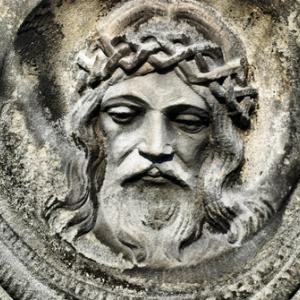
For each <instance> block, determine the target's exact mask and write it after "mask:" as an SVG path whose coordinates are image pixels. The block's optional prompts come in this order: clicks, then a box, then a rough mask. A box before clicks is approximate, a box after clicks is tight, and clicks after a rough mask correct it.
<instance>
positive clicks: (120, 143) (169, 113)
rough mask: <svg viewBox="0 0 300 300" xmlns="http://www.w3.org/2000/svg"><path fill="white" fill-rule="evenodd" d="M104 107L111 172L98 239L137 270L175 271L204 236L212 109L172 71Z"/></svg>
mask: <svg viewBox="0 0 300 300" xmlns="http://www.w3.org/2000/svg"><path fill="white" fill-rule="evenodd" d="M101 105H102V106H101V114H100V120H99V130H102V134H103V135H104V137H105V139H104V143H105V146H106V153H107V165H106V171H105V178H104V182H103V185H102V188H101V191H100V193H99V195H98V201H99V208H98V219H97V225H96V226H95V230H94V232H95V234H96V236H97V237H98V238H99V239H100V240H101V241H102V242H104V243H106V244H107V245H109V246H110V247H111V248H112V249H114V250H115V251H116V252H118V253H119V252H122V253H123V254H125V255H128V256H129V257H130V258H131V260H132V261H135V262H136V263H137V264H139V263H141V262H142V263H143V264H144V265H148V266H152V267H153V266H158V267H161V266H164V265H165V266H167V265H172V264H173V263H174V259H175V260H178V261H179V260H180V259H179V253H180V249H181V245H182V244H184V241H186V240H188V239H194V238H197V237H198V236H199V234H200V232H201V222H202V219H203V213H204V211H203V207H202V202H201V199H198V197H197V195H196V194H197V193H196V191H197V189H196V185H197V178H198V174H199V170H200V167H201V164H202V162H203V160H204V158H205V157H204V156H205V155H204V153H205V151H204V150H205V149H206V146H207V144H208V137H209V120H210V117H209V115H210V112H209V108H208V106H207V105H206V103H205V101H204V99H202V98H201V96H199V95H198V94H196V93H195V92H194V91H193V90H192V89H191V88H190V87H189V86H188V85H187V84H186V83H184V82H183V81H182V80H181V79H180V78H179V77H178V76H177V75H176V73H175V72H173V71H172V72H169V73H167V74H158V73H153V74H148V75H146V76H142V77H134V78H131V79H128V80H125V81H123V82H120V83H117V84H115V85H114V86H111V87H110V88H109V89H108V90H107V92H106V94H105V96H104V98H103V100H102V104H101Z"/></svg>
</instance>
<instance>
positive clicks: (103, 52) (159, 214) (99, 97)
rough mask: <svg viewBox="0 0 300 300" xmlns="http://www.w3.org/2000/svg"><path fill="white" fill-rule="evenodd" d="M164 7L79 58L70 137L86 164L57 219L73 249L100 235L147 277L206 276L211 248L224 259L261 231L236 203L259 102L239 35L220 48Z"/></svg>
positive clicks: (100, 34)
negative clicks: (166, 271)
mask: <svg viewBox="0 0 300 300" xmlns="http://www.w3.org/2000/svg"><path fill="white" fill-rule="evenodd" d="M150 6H151V5H150ZM163 6H165V8H166V14H165V13H163V14H161V15H160V16H152V12H153V11H156V9H155V10H152V8H151V9H150V10H149V11H150V12H151V13H150V14H149V16H148V17H149V20H148V19H147V18H146V19H145V20H143V22H138V21H137V19H136V16H135V14H134V13H130V12H127V11H126V12H125V13H124V15H122V16H117V17H113V16H112V17H111V20H112V24H114V26H110V25H111V24H108V23H107V24H106V23H105V24H104V25H103V24H102V25H101V26H100V27H97V32H96V34H93V35H91V37H90V40H89V42H88V43H87V47H86V48H85V49H83V50H82V51H80V52H79V53H78V55H77V57H76V61H77V64H78V67H79V69H78V71H79V72H78V74H77V75H78V76H77V78H78V82H77V84H76V96H75V97H74V99H76V97H78V101H77V102H76V105H75V106H74V108H73V109H72V111H71V112H70V114H69V118H68V119H67V124H66V125H67V128H68V132H69V134H70V135H71V136H72V137H73V139H74V141H75V142H76V143H75V144H76V147H78V148H79V149H78V150H79V151H80V159H78V157H77V156H76V155H75V156H70V161H71V162H70V163H68V164H67V174H68V179H69V183H70V193H69V194H68V195H67V197H66V198H65V201H54V202H53V203H50V204H49V209H47V214H46V215H47V217H50V219H49V223H50V224H52V225H51V226H52V227H54V228H58V230H57V231H58V232H59V233H62V232H63V231H64V232H66V234H65V235H66V236H67V239H68V240H69V241H71V242H72V243H73V241H75V243H76V239H77V238H78V237H80V236H83V235H85V234H87V233H90V232H91V233H92V234H94V237H96V238H97V239H98V241H97V243H98V242H100V243H98V244H100V245H101V247H102V246H103V244H105V245H106V246H108V247H109V248H107V247H105V249H109V251H110V250H112V252H114V253H113V257H115V255H116V256H117V257H119V256H123V257H124V258H126V263H127V259H128V260H129V261H130V262H131V263H133V264H131V266H138V267H144V266H147V267H155V268H156V267H158V268H165V267H166V268H169V267H171V268H172V267H178V266H180V267H182V266H188V265H194V264H198V263H199V262H200V261H202V259H203V261H204V260H205V259H206V258H205V255H206V252H207V249H206V247H204V246H203V245H205V243H208V244H209V246H208V247H209V248H211V249H214V251H212V252H210V253H212V255H211V257H214V256H218V255H219V254H220V253H222V252H223V251H227V250H226V249H227V248H230V247H231V245H232V244H235V243H240V242H241V241H242V240H243V239H245V238H247V237H248V236H250V235H251V234H252V231H253V230H252V229H251V227H249V226H248V220H249V219H251V218H252V215H253V214H251V213H249V210H248V208H245V207H243V205H241V203H242V202H243V200H241V197H240V194H241V193H240V192H237V193H233V191H239V189H240V188H239V187H238V181H237V180H236V179H237V178H238V177H239V170H240V169H241V167H242V165H243V162H244V141H243V139H242V135H241V131H240V129H242V130H243V129H247V128H249V125H250V115H251V112H252V111H253V109H254V106H255V98H256V95H257V92H256V90H255V89H253V88H252V87H251V86H249V85H248V82H247V76H246V75H247V74H246V68H245V66H246V65H247V64H246V57H245V53H244V50H243V47H240V46H238V45H239V43H240V41H239V40H236V38H235V36H234V35H232V34H231V33H230V32H227V33H226V34H225V35H224V39H225V40H226V43H225V42H224V43H220V40H218V39H216V36H218V33H217V32H216V33H215V32H214V30H215V29H213V28H212V27H210V26H209V24H207V27H208V28H210V30H211V31H212V33H211V34H207V33H208V32H209V31H210V30H208V31H206V30H205V32H202V30H201V28H202V25H203V24H202V21H201V20H202V16H203V12H201V13H199V20H198V21H199V23H200V24H202V25H201V26H199V27H197V26H195V22H196V23H197V20H196V19H194V18H191V20H190V22H187V20H186V18H185V17H184V18H183V16H184V15H183V14H182V12H181V9H182V8H180V7H179V6H178V5H177V3H176V4H175V3H173V2H172V3H171V2H170V3H169V2H166V3H165V2H164V4H163ZM184 9H185V7H184ZM127 13H128V16H127ZM169 14H170V16H171V19H172V20H170V18H169V16H168V15H169ZM151 16H152V17H151ZM167 16H168V17H167ZM119 18H120V20H119ZM181 18H183V20H181ZM115 19H116V20H118V21H117V22H116V23H115ZM136 22H137V24H136ZM120 24H121V25H122V26H121V25H120ZM222 28H223V27H222ZM224 28H225V29H226V27H224ZM220 30H221V29H220ZM222 30H223V29H222ZM226 30H227V29H226ZM228 41H230V42H228ZM232 45H234V47H233V46H232ZM238 128H239V129H238ZM82 150H84V151H82ZM76 151H77V149H76ZM68 159H69V157H68ZM233 194H235V195H237V196H232V195H233ZM245 195H246V196H243V197H244V198H245V199H249V197H248V195H247V193H245ZM253 197H254V198H256V196H253ZM247 201H248V200H247ZM64 210H66V211H69V210H71V212H70V214H69V215H68V218H66V217H64V215H63V214H61V212H63V211H64ZM262 210H263V211H264V212H266V214H267V213H268V212H267V211H268V210H269V206H263V207H262ZM57 216H59V217H60V216H62V217H61V218H56V217H57ZM253 217H254V218H256V216H253ZM251 222H252V221H251ZM256 230H257V229H255V230H254V231H256ZM63 234H64V233H63ZM94 237H93V238H94ZM212 241H215V242H216V243H215V244H214V242H212ZM220 243H221V244H222V246H220V247H219V244H220ZM195 244H196V245H195ZM214 245H217V246H214ZM87 248H88V247H86V246H84V250H83V253H85V252H86V249H87ZM216 248H218V249H217V250H216ZM233 248H234V246H233ZM201 251H202V252H201ZM110 252H111V251H110ZM102 262H103V261H102V260H101V263H102ZM105 263H107V262H106V261H104V264H105ZM109 265H112V264H110V263H109Z"/></svg>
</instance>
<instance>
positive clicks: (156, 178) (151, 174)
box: [142, 168, 170, 184]
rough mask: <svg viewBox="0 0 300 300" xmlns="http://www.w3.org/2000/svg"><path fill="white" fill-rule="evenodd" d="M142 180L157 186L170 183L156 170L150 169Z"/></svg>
mask: <svg viewBox="0 0 300 300" xmlns="http://www.w3.org/2000/svg"><path fill="white" fill-rule="evenodd" d="M142 180H144V181H147V182H153V183H157V184H164V183H168V182H170V180H169V179H168V178H166V177H165V176H163V175H162V173H161V172H160V171H159V170H158V169H157V168H152V169H151V170H149V171H148V172H146V173H145V174H144V175H143V176H142Z"/></svg>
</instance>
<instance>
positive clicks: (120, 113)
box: [107, 106, 138, 124]
mask: <svg viewBox="0 0 300 300" xmlns="http://www.w3.org/2000/svg"><path fill="white" fill-rule="evenodd" d="M107 113H108V115H109V116H110V117H111V118H112V119H113V120H114V121H115V122H116V123H118V124H127V123H130V122H131V121H133V119H134V118H135V117H136V116H137V114H138V111H137V110H135V109H133V108H131V107H128V106H115V107H110V108H108V109H107Z"/></svg>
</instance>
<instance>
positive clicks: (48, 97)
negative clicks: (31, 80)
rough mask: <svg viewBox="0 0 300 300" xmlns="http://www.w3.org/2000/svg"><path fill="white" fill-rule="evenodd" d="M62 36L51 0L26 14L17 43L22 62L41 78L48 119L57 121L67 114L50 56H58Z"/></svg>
mask: <svg viewBox="0 0 300 300" xmlns="http://www.w3.org/2000/svg"><path fill="white" fill-rule="evenodd" d="M62 39H63V34H62V28H61V25H59V24H57V23H55V21H54V14H53V12H52V5H51V2H50V1H42V3H41V4H40V5H39V6H38V7H37V8H36V9H35V10H34V11H33V12H32V13H31V14H30V15H29V16H28V17H27V19H26V20H25V21H24V23H23V24H22V26H21V27H20V29H19V31H18V35H17V38H16V40H15V43H14V46H15V49H16V51H17V53H18V54H19V55H20V59H21V63H23V64H26V65H27V66H29V72H30V73H31V74H34V75H36V76H38V79H39V104H40V105H41V106H42V108H43V109H44V110H45V111H49V114H47V117H48V119H50V120H51V121H55V120H57V119H60V118H61V117H62V116H63V114H64V103H63V101H62V97H61V93H60V89H59V86H58V85H57V83H56V79H55V76H54V69H53V65H52V64H51V63H50V61H51V59H52V58H53V57H55V55H56V53H57V51H58V49H59V47H60V42H61V40H62Z"/></svg>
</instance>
